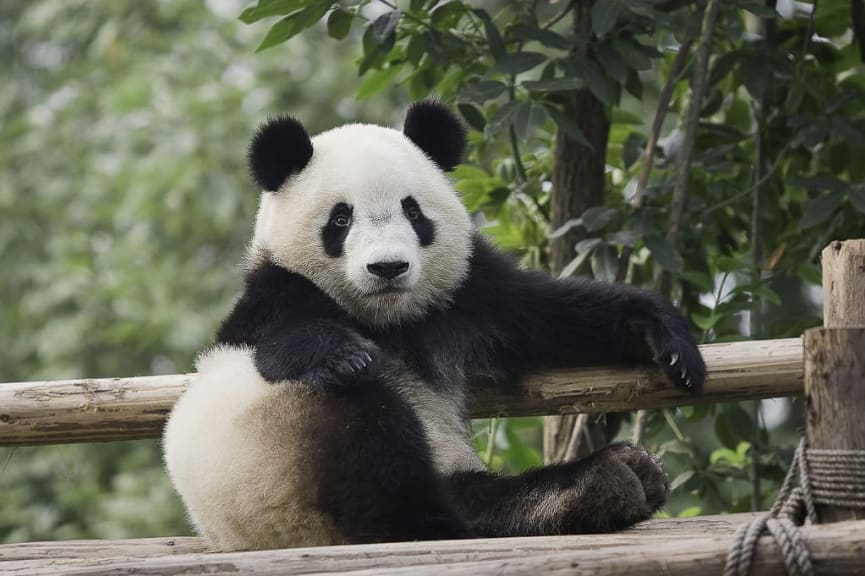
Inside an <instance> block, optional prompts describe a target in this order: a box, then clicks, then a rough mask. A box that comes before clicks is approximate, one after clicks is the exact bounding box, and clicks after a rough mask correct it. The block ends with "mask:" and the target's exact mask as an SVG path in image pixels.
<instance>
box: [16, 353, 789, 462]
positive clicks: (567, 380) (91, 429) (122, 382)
mask: <svg viewBox="0 0 865 576" xmlns="http://www.w3.org/2000/svg"><path fill="white" fill-rule="evenodd" d="M701 349H702V352H703V355H704V357H705V359H706V364H707V366H708V369H709V378H708V381H707V382H706V388H705V392H704V393H703V394H702V395H701V396H695V395H693V394H690V393H688V392H685V391H682V390H678V389H676V388H673V386H671V385H670V384H669V383H668V382H667V381H666V380H665V379H664V377H663V375H662V374H661V373H660V371H659V370H658V369H656V368H654V367H638V368H582V369H570V370H554V371H549V372H545V373H542V374H538V375H535V376H532V377H530V378H527V379H526V381H525V382H524V383H523V384H522V385H520V386H518V387H516V388H515V389H514V390H513V391H511V392H510V393H508V392H505V391H502V390H499V389H495V388H493V387H491V386H489V385H487V386H481V385H480V384H479V385H477V386H475V387H474V389H473V397H474V401H473V403H472V416H473V417H475V418H481V417H488V416H533V415H540V414H564V413H572V412H615V411H625V410H636V409H641V408H660V407H669V406H680V405H687V404H698V403H712V402H728V401H733V400H748V399H757V398H774V397H778V396H793V395H797V394H801V393H802V387H803V384H802V342H801V340H800V339H799V338H787V339H780V340H763V341H754V342H735V343H725V344H708V345H705V346H702V347H701ZM192 377H193V375H192V374H185V375H168V376H146V377H135V378H108V379H90V380H64V381H56V382H19V383H11V384H0V446H12V445H27V444H59V443H68V442H93V441H105V440H128V439H135V438H152V437H157V436H159V435H160V433H161V431H162V425H163V423H164V421H165V417H166V415H167V414H168V412H169V411H170V410H171V406H172V405H173V404H174V402H175V400H176V399H177V398H178V396H179V395H180V394H181V393H182V392H183V390H184V389H185V388H186V387H187V386H188V385H189V382H190V381H191V378H192Z"/></svg>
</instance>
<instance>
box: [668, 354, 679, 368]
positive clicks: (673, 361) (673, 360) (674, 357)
mask: <svg viewBox="0 0 865 576" xmlns="http://www.w3.org/2000/svg"><path fill="white" fill-rule="evenodd" d="M678 361H679V353H678V352H673V354H672V356H670V366H673V365H675V364H676V362H678Z"/></svg>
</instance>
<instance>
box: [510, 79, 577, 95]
mask: <svg viewBox="0 0 865 576" xmlns="http://www.w3.org/2000/svg"><path fill="white" fill-rule="evenodd" d="M520 86H522V87H523V88H525V89H526V90H531V91H533V92H570V91H572V90H579V89H580V88H582V87H583V81H582V80H581V79H580V78H575V77H570V78H553V79H552V80H526V81H524V82H521V83H520Z"/></svg>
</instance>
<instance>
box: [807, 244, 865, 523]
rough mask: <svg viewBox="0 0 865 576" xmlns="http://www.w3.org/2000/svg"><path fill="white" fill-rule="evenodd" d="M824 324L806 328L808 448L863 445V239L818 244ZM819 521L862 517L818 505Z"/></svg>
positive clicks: (856, 447) (859, 512) (859, 513)
mask: <svg viewBox="0 0 865 576" xmlns="http://www.w3.org/2000/svg"><path fill="white" fill-rule="evenodd" d="M822 263H823V326H824V328H823V329H814V330H808V331H807V332H806V333H805V395H806V399H807V402H806V406H807V410H808V413H807V431H806V435H807V439H808V446H809V447H810V448H823V449H830V450H839V449H840V450H865V424H863V420H862V415H863V414H865V240H847V241H845V242H840V241H836V242H832V243H831V244H830V245H829V246H827V247H826V248H824V249H823V252H822ZM817 514H818V516H819V518H820V521H821V522H836V521H838V520H848V519H853V518H865V510H862V509H858V510H857V509H856V508H849V507H848V508H844V507H838V506H824V505H820V506H818V507H817Z"/></svg>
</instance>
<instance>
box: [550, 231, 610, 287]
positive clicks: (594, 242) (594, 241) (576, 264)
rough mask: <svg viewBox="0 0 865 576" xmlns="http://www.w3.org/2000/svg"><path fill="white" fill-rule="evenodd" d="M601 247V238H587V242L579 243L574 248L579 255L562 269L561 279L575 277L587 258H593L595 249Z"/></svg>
mask: <svg viewBox="0 0 865 576" xmlns="http://www.w3.org/2000/svg"><path fill="white" fill-rule="evenodd" d="M600 245H601V239H600V238H586V239H585V240H581V241H579V242H577V245H576V246H574V252H576V254H577V255H576V256H575V257H574V259H573V260H571V261H570V262H568V264H567V266H565V267H564V268H562V271H561V273H559V278H568V277H569V276H573V275H574V273H575V272H576V271H577V270H579V269H580V267H581V266H582V265H583V263H584V262H585V261H586V258H588V257H589V256H591V254H592V252H594V250H595V248H597V247H598V246H600Z"/></svg>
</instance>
